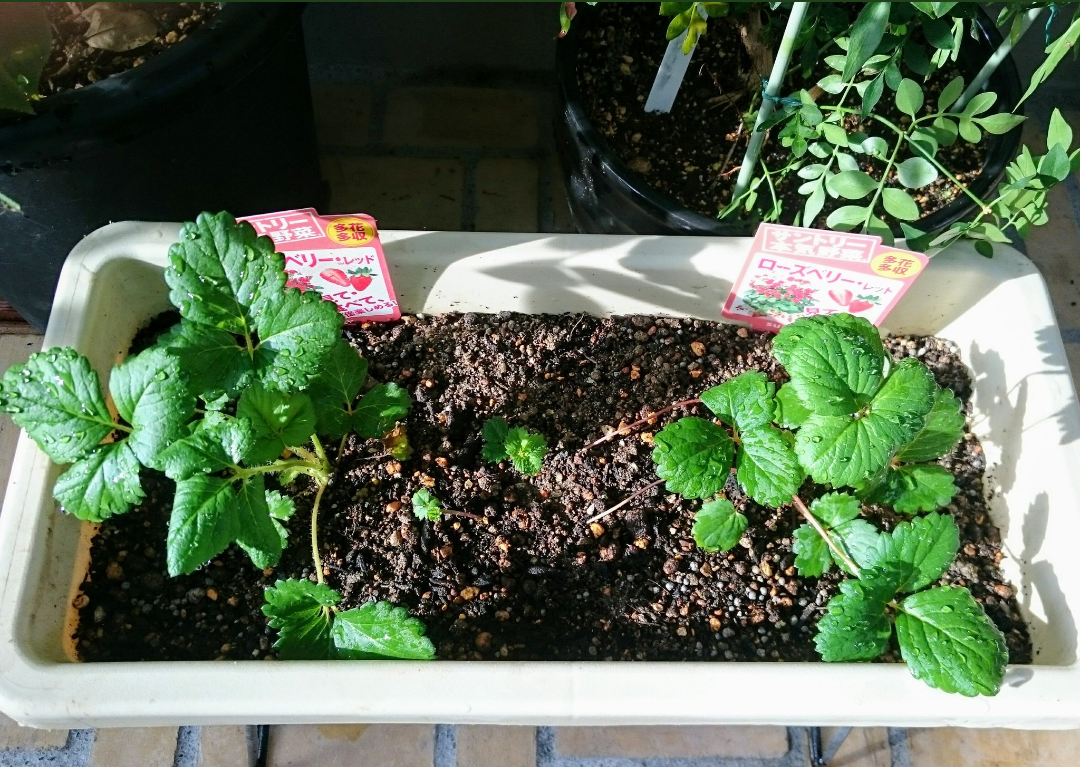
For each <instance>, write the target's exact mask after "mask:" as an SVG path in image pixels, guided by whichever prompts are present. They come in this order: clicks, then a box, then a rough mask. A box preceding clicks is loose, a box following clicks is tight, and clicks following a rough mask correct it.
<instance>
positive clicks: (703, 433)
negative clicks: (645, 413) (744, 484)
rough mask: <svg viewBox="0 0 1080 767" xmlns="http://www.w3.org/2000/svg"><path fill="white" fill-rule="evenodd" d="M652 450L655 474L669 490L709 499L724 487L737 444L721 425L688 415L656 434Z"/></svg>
mask: <svg viewBox="0 0 1080 767" xmlns="http://www.w3.org/2000/svg"><path fill="white" fill-rule="evenodd" d="M653 442H654V444H655V447H654V448H653V451H652V459H653V463H655V464H656V474H657V476H659V477H660V478H661V479H664V480H666V484H665V487H667V489H668V491H669V492H672V493H678V494H679V495H681V496H683V497H685V498H710V497H712V496H714V495H716V494H717V493H719V492H720V491H721V490H723V489H724V484H725V483H726V482H727V478H728V473H729V472H730V471H731V462H732V459H733V458H734V455H735V443H734V442H732V441H731V437H729V436H728V433H727V432H726V431H724V430H723V429H722V428H721V427H719V426H717V425H716V424H714V423H712V422H711V421H706V420H705V419H704V418H695V417H693V416H687V417H685V418H680V419H679V420H677V421H674V422H672V423H669V424H668V425H667V426H665V427H664V428H663V429H661V430H660V431H659V432H657V433H656V435H655V436H654V438H653Z"/></svg>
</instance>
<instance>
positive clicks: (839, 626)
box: [814, 566, 904, 663]
mask: <svg viewBox="0 0 1080 767" xmlns="http://www.w3.org/2000/svg"><path fill="white" fill-rule="evenodd" d="M903 581H904V570H903V569H901V568H897V567H893V566H882V567H872V568H868V569H866V570H864V571H863V572H862V576H861V577H860V578H859V579H858V580H846V581H844V582H843V583H841V584H840V593H839V594H837V595H836V596H834V597H833V598H832V599H830V600H829V604H828V605H827V606H826V610H827V612H826V613H825V615H823V616H822V618H821V620H819V621H818V633H817V635H816V636H815V637H814V645H815V646H816V647H817V651H818V653H820V655H821V658H822V660H824V661H826V662H828V663H836V662H844V661H860V660H861V661H867V660H874V659H875V658H877V657H878V656H879V655H881V653H883V652H884V651H885V649H886V648H887V647H888V646H889V638H890V637H891V636H892V626H891V625H890V623H889V618H888V616H887V615H886V614H885V606H886V605H887V604H888V603H889V602H890V601H891V600H892V598H893V597H894V596H895V595H896V589H897V588H898V587H899V585H900V584H901V583H903Z"/></svg>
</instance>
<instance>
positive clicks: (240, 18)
mask: <svg viewBox="0 0 1080 767" xmlns="http://www.w3.org/2000/svg"><path fill="white" fill-rule="evenodd" d="M302 11H303V4H290V3H228V4H226V5H225V6H224V7H223V8H222V9H221V11H220V12H219V13H218V14H217V15H216V16H215V17H214V18H213V19H212V20H211V21H210V22H209V23H208V24H207V25H206V26H205V27H203V28H201V29H199V30H198V31H196V32H194V33H192V34H191V35H190V37H188V38H187V39H186V40H184V41H182V42H180V43H179V44H177V45H175V46H173V47H172V48H170V49H169V50H167V51H164V52H163V53H161V54H159V55H158V56H156V57H154V58H152V59H150V60H149V61H147V62H146V63H145V64H143V65H142V66H140V67H136V68H135V69H132V70H129V71H127V72H124V73H122V74H119V75H115V76H113V77H110V78H107V79H105V80H102V81H100V82H97V83H94V84H93V85H90V86H87V87H85V88H81V89H79V90H76V91H70V92H67V93H62V94H59V95H56V96H51V97H49V98H47V99H44V100H43V101H42V102H40V103H39V110H38V111H39V113H38V114H37V115H36V116H34V117H30V118H27V119H21V120H20V119H18V118H11V119H8V118H5V121H4V122H0V192H3V194H5V195H7V196H8V197H10V198H11V199H13V200H15V201H16V202H17V203H18V204H19V205H20V206H21V208H22V210H21V212H11V211H3V212H0V295H3V296H4V297H5V298H6V299H7V300H8V301H9V302H10V303H11V304H12V305H14V306H15V308H16V309H17V310H18V311H19V313H20V314H22V316H23V317H25V318H26V319H27V320H28V321H29V322H30V323H31V324H33V325H34V326H36V327H38V328H44V326H45V324H46V322H47V321H48V317H49V310H50V307H51V306H52V299H53V293H54V291H55V288H56V282H57V279H58V278H59V274H60V268H61V266H62V265H63V262H64V258H65V257H66V256H67V254H68V252H69V251H70V250H71V249H72V248H73V247H74V246H75V244H76V243H77V242H78V241H79V240H80V239H81V238H82V237H84V236H85V235H86V234H88V233H89V232H92V231H93V230H95V229H97V228H98V227H101V226H104V225H105V224H107V223H109V222H110V221H119V220H124V219H137V220H144V221H182V220H187V219H190V218H193V217H194V216H195V215H196V214H197V213H199V212H200V211H203V210H228V211H230V212H232V213H234V214H236V215H244V214H252V213H265V212H270V211H274V210H282V209H288V208H295V207H307V206H312V207H319V206H321V205H323V204H324V203H325V200H326V189H325V185H324V184H323V182H322V179H321V177H320V174H319V163H318V155H317V152H316V145H315V125H314V119H313V117H312V111H311V88H310V85H309V83H308V73H307V60H306V57H305V52H304V38H303V34H302V30H301V26H300V14H301V12H302Z"/></svg>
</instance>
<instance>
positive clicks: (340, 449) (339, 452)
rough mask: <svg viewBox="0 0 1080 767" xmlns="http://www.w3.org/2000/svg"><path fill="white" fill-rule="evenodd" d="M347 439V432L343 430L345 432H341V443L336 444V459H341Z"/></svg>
mask: <svg viewBox="0 0 1080 767" xmlns="http://www.w3.org/2000/svg"><path fill="white" fill-rule="evenodd" d="M348 439H349V432H345V434H343V435H342V437H341V444H340V445H338V449H337V460H338V461H341V454H342V453H344V452H345V443H346V442H347V441H348Z"/></svg>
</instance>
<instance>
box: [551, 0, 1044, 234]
mask: <svg viewBox="0 0 1080 767" xmlns="http://www.w3.org/2000/svg"><path fill="white" fill-rule="evenodd" d="M595 13H596V10H595V9H594V8H591V7H589V6H588V5H587V4H584V3H581V4H579V5H578V15H577V17H575V19H574V23H573V25H572V26H571V28H570V32H569V34H567V35H566V36H565V37H563V38H562V39H560V40H559V41H558V44H557V46H556V51H555V74H556V77H557V78H558V86H559V96H560V100H561V102H562V104H561V106H562V109H563V119H565V120H566V121H567V122H570V123H572V124H573V125H574V127H575V131H574V132H575V133H576V134H577V136H578V138H579V140H580V141H582V142H583V143H585V144H587V145H588V146H589V147H590V148H592V149H593V150H594V151H595V152H596V157H597V158H598V160H599V162H600V164H601V165H603V166H604V167H605V168H606V169H607V171H608V172H609V173H610V174H611V176H612V180H613V181H614V182H615V183H619V184H621V186H622V188H623V189H622V190H623V192H624V193H625V194H627V196H630V197H633V198H636V199H637V200H638V204H640V205H642V206H643V207H648V208H653V209H657V210H662V211H663V212H664V214H665V216H666V217H667V218H668V219H669V220H674V221H680V222H684V223H685V224H686V228H687V229H691V230H694V229H696V230H699V234H701V235H706V236H721V237H738V236H752V235H753V233H754V230H755V229H756V227H755V226H754V225H753V224H751V223H749V222H746V221H728V220H721V219H717V218H710V217H708V216H705V215H702V214H701V213H698V212H696V211H693V210H691V209H689V208H687V207H685V206H683V205H682V204H681V203H679V202H678V201H676V200H674V199H672V198H670V197H668V196H666V195H664V194H662V193H660V192H658V191H657V190H656V189H654V188H653V187H652V186H650V185H649V184H648V182H647V181H646V180H645V178H644V177H643V176H641V175H640V174H638V173H636V172H635V171H633V170H631V169H630V167H629V166H628V165H627V164H626V163H625V162H623V160H622V159H621V158H620V157H619V156H618V155H617V154H616V153H615V151H614V150H613V149H612V148H611V145H610V144H608V142H607V140H606V139H605V138H604V137H603V136H601V135H600V133H599V131H597V130H596V128H595V127H594V126H593V124H592V120H590V119H589V116H588V113H587V112H586V110H585V105H584V100H583V98H582V96H581V90H580V89H579V87H578V82H577V46H578V38H579V37H580V36H581V34H582V32H583V30H584V29H585V28H587V26H588V23H589V20H590V19H591V18H592V17H593V14H595ZM975 22H976V28H977V29H978V30H979V34H980V35H981V37H982V40H981V42H982V44H983V45H987V46H989V47H990V49H991V50H996V49H997V47H998V46H999V45H1000V44H1001V42H1002V37H1001V33H1000V32H998V29H997V27H996V26H995V25H994V23H993V20H992V19H991V18H990V16H989V15H988V14H987V13H986V12H985V11H984V10H983V9H982V8H981V7H980V8H977V17H976V19H975ZM965 42H966V43H968V44H969V45H970V44H971V41H970V40H967V41H965ZM991 85H993V89H994V90H995V92H996V93H997V94H998V102H997V106H999V107H1002V108H1007V110H1011V109H1012V108H1013V107H1015V105H1016V103H1017V102H1018V101H1019V100H1020V95H1021V93H1022V92H1023V90H1022V85H1021V82H1020V73H1019V72H1018V71H1017V68H1016V62H1015V60H1014V59H1013V57H1012V55H1011V54H1010V55H1009V56H1007V57H1006V58H1005V60H1004V61H1003V62H1002V63H1001V65H1000V66H999V67H998V69H997V71H995V72H994V74H993V76H992V77H991V78H990V80H989V81H987V87H990V86H991ZM1020 113H1021V114H1022V113H1023V111H1022V110H1021V112H1020ZM1021 133H1022V131H1021V128H1019V127H1017V128H1014V129H1013V130H1011V131H1009V132H1008V133H1006V134H1003V135H1000V136H990V134H984V141H989V142H990V146H988V148H987V153H986V160H985V162H984V164H983V172H982V173H981V174H980V175H979V178H977V179H976V180H975V181H974V182H973V183H972V184H971V186H970V187H969V189H970V191H971V192H972V194H974V195H975V196H977V197H980V198H981V197H983V196H984V195H986V194H988V193H989V192H990V191H991V190H992V189H993V188H994V187H995V186H997V184H998V183H999V182H1000V181H1001V179H1002V178H1003V177H1004V175H1005V167H1006V165H1008V164H1009V162H1011V161H1012V159H1013V158H1014V157H1015V156H1016V153H1017V152H1018V151H1019V149H1020V141H1021ZM988 137H989V138H988ZM975 210H976V205H975V202H974V201H973V200H971V199H970V198H969V197H968V196H967V195H960V196H959V197H958V198H957V199H955V200H953V201H952V202H950V203H949V204H948V205H945V206H943V207H941V208H939V209H937V210H936V211H934V212H933V213H931V214H930V215H928V216H925V217H923V218H921V219H919V220H918V221H913V222H911V224H912V225H913V226H915V227H917V228H919V229H921V230H923V231H927V232H935V231H940V230H943V229H946V228H947V227H949V226H950V225H951V224H953V223H955V222H957V221H962V220H963V219H965V218H967V217H968V216H969V215H970V214H971V213H973V212H974V211H975ZM893 234H894V236H895V237H897V238H898V239H899V238H903V236H904V235H903V232H902V231H901V230H899V229H896V228H894V229H893Z"/></svg>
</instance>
